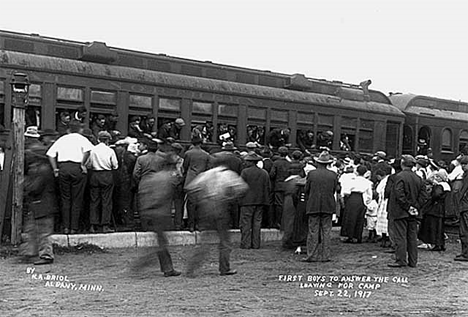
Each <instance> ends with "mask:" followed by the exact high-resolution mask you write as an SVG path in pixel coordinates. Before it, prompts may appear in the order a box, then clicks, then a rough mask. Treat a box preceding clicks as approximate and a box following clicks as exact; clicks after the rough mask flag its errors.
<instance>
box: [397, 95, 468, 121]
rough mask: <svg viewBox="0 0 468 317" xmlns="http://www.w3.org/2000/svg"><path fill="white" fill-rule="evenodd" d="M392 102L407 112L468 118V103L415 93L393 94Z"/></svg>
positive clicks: (456, 118)
mask: <svg viewBox="0 0 468 317" xmlns="http://www.w3.org/2000/svg"><path fill="white" fill-rule="evenodd" d="M389 98H390V101H391V102H392V104H393V105H394V106H395V107H397V108H398V109H400V110H401V111H403V112H405V113H414V114H421V115H426V116H434V117H440V118H446V119H449V118H450V119H454V120H463V121H465V120H467V118H468V117H466V115H467V113H468V103H466V102H461V101H455V100H448V99H440V98H436V97H429V96H423V95H415V94H393V95H390V96H389Z"/></svg>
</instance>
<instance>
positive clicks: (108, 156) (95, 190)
mask: <svg viewBox="0 0 468 317" xmlns="http://www.w3.org/2000/svg"><path fill="white" fill-rule="evenodd" d="M110 139H111V135H110V133H109V132H107V131H100V132H99V133H98V141H99V144H98V145H96V146H95V147H94V148H93V149H92V150H91V153H90V155H89V160H88V165H87V167H88V168H89V170H90V174H91V175H90V181H89V186H90V198H91V204H90V223H91V229H90V232H91V233H96V232H97V231H98V230H99V229H101V228H99V229H98V228H97V226H100V227H102V232H103V233H109V232H114V231H113V230H112V229H110V228H109V225H110V220H111V215H112V192H113V190H114V177H113V174H112V171H113V170H115V169H117V168H118V161H117V156H116V155H115V151H114V150H112V149H111V148H110V147H109V141H110Z"/></svg>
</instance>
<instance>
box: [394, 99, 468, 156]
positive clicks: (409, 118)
mask: <svg viewBox="0 0 468 317" xmlns="http://www.w3.org/2000/svg"><path fill="white" fill-rule="evenodd" d="M389 98H390V100H391V101H392V103H393V104H394V105H395V106H396V107H398V108H399V109H400V110H401V111H402V112H404V113H405V115H406V122H405V125H404V128H403V149H402V151H403V153H407V154H415V155H417V154H422V155H427V154H428V153H429V154H431V152H432V155H433V157H434V158H435V159H436V160H445V161H446V162H450V160H452V159H454V158H455V157H456V156H457V155H458V154H459V153H465V154H468V103H466V102H460V101H453V100H446V99H440V98H435V97H428V96H421V95H413V94H392V95H390V96H389Z"/></svg>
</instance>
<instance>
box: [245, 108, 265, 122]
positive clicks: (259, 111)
mask: <svg viewBox="0 0 468 317" xmlns="http://www.w3.org/2000/svg"><path fill="white" fill-rule="evenodd" d="M247 115H248V118H249V119H250V118H253V119H262V120H266V109H263V108H253V107H249V109H248V110H247Z"/></svg>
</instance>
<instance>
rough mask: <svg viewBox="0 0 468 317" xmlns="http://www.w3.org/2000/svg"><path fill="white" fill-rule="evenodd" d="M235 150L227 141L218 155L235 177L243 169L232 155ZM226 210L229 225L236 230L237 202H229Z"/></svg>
mask: <svg viewBox="0 0 468 317" xmlns="http://www.w3.org/2000/svg"><path fill="white" fill-rule="evenodd" d="M235 150H237V148H236V147H235V146H234V143H232V142H230V141H228V142H226V143H225V145H224V146H223V147H222V152H220V153H219V154H218V155H221V156H222V157H223V159H224V160H225V166H226V167H227V168H228V169H229V170H231V171H233V172H236V174H237V175H240V174H241V171H242V168H243V164H242V160H241V159H240V158H239V157H237V155H235V154H234V153H233V152H234V151H235ZM227 208H228V211H229V215H230V216H231V223H230V226H231V228H232V229H238V228H239V202H238V201H237V200H235V199H233V200H231V201H230V202H229V205H228V207H227Z"/></svg>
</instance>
